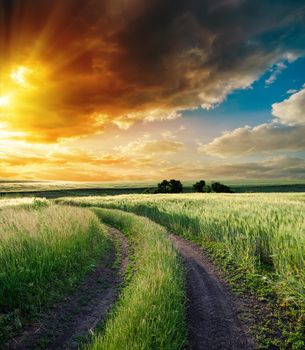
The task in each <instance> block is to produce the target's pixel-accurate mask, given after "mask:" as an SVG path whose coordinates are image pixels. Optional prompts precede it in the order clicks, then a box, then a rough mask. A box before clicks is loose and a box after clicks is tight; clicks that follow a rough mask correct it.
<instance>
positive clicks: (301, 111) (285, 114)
mask: <svg viewBox="0 0 305 350" xmlns="http://www.w3.org/2000/svg"><path fill="white" fill-rule="evenodd" d="M272 114H273V115H274V116H275V117H276V118H278V119H279V121H280V122H281V123H283V124H293V125H305V88H303V89H301V90H300V91H298V92H296V93H294V94H292V95H291V96H289V98H287V99H285V100H284V101H282V102H279V103H274V104H273V105H272Z"/></svg>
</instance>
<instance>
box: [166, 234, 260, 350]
mask: <svg viewBox="0 0 305 350" xmlns="http://www.w3.org/2000/svg"><path fill="white" fill-rule="evenodd" d="M170 238H171V240H172V242H173V244H174V246H175V248H176V249H177V251H178V252H179V254H180V255H181V257H182V260H183V263H184V265H185V268H186V287H187V325H188V341H189V348H190V349H192V350H250V349H254V348H255V346H254V343H253V341H252V340H251V339H250V338H249V337H247V336H246V335H245V332H244V328H243V326H242V324H241V322H240V321H239V320H238V317H237V307H236V304H235V303H234V300H233V297H232V296H231V295H230V293H229V291H228V289H227V287H226V286H225V285H224V283H223V282H222V281H221V279H219V277H218V274H217V272H216V270H215V267H214V266H213V265H212V264H211V262H210V261H209V260H208V258H207V256H206V255H205V254H204V251H203V250H202V249H200V248H199V247H198V246H196V245H195V244H193V243H191V242H189V241H187V240H185V239H183V238H180V237H177V236H176V235H173V234H172V235H170Z"/></svg>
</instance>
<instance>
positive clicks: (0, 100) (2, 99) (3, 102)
mask: <svg viewBox="0 0 305 350" xmlns="http://www.w3.org/2000/svg"><path fill="white" fill-rule="evenodd" d="M9 103H10V96H9V95H4V96H0V107H6V106H8V105H9Z"/></svg>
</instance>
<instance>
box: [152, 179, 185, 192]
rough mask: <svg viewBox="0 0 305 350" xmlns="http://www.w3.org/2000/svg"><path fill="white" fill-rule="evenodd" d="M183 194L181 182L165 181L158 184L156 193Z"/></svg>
mask: <svg viewBox="0 0 305 350" xmlns="http://www.w3.org/2000/svg"><path fill="white" fill-rule="evenodd" d="M180 192H183V186H182V183H181V181H179V180H174V179H172V180H170V181H167V180H163V181H162V182H160V183H159V184H158V188H157V189H156V190H155V193H180Z"/></svg>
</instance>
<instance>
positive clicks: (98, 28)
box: [0, 0, 305, 138]
mask: <svg viewBox="0 0 305 350" xmlns="http://www.w3.org/2000/svg"><path fill="white" fill-rule="evenodd" d="M0 3H1V4H2V6H1V7H0V8H1V15H0V20H1V22H2V23H0V28H1V29H0V31H1V33H0V34H1V38H2V39H0V42H1V43H0V49H1V52H2V53H3V54H1V55H2V59H4V58H5V59H7V58H8V57H12V56H14V59H15V60H16V57H17V58H18V59H22V58H24V57H27V56H29V55H32V56H33V55H34V56H36V57H38V58H41V59H42V60H43V61H47V62H48V61H50V64H51V65H53V70H52V74H51V76H50V80H51V82H52V84H53V85H54V86H56V87H57V88H58V95H60V98H59V100H60V101H59V102H58V103H59V104H60V108H59V109H58V105H57V106H56V108H57V109H58V110H60V117H57V118H56V119H58V118H60V122H59V125H56V132H55V133H54V134H55V136H54V138H56V137H59V136H71V130H69V127H70V126H73V125H74V122H73V119H74V118H76V120H77V121H78V124H79V125H81V124H82V121H83V125H85V130H84V133H88V132H91V131H93V130H94V129H95V128H96V120H95V119H94V117H92V115H93V114H94V113H96V114H99V115H103V117H102V119H103V120H102V123H107V122H112V121H113V120H116V119H118V120H119V121H120V120H124V119H125V118H128V122H129V123H130V124H131V123H132V121H133V120H142V119H145V116H146V115H147V114H148V113H150V112H151V111H155V110H157V111H158V110H160V115H161V116H162V119H164V113H166V112H167V111H168V113H171V114H172V113H173V111H174V110H181V109H187V108H193V107H197V106H200V105H201V106H203V107H204V108H211V107H213V106H214V105H215V104H217V103H220V102H221V101H222V100H223V99H224V98H225V97H226V96H227V94H229V93H230V92H231V91H233V90H234V89H238V88H246V87H248V86H250V85H251V83H252V82H253V81H254V80H255V79H257V77H258V76H259V75H260V74H261V73H262V72H263V71H265V70H266V69H267V68H268V67H270V66H271V65H272V64H274V63H276V62H279V61H283V60H292V59H294V58H295V57H296V56H298V55H301V54H303V53H304V46H305V40H304V39H305V35H304V34H305V25H304V23H305V21H304V20H305V10H304V8H305V5H304V1H274V0H264V1H262V0H261V1H252V0H251V1H250V0H249V1H247V0H222V1H215V0H188V1H186V0H151V1H143V0H111V1H110V0H105V1H102V0H100V1H98V0H88V1H84V0H83V1H81V0H73V1H72V0H65V1H61V0H52V1H51V0H45V1H38V0H36V1H34V0H12V1H4V0H0ZM5 38H6V39H5ZM7 38H9V40H8V39H7ZM36 57H35V58H36ZM76 115H80V116H77V117H76ZM154 115H155V118H156V119H158V113H154ZM127 116H128V117H127ZM38 118H40V116H38ZM100 121H101V118H100ZM17 124H18V123H17ZM34 124H35V123H34ZM34 124H33V125H30V127H32V128H35V125H36V124H37V123H36V124H35V125H34ZM40 124H41V123H40ZM40 124H39V125H40ZM90 125H92V128H90ZM15 126H16V127H17V128H18V125H15ZM48 128H51V127H50V126H49V125H48V127H47V129H48ZM91 129H92V130H91ZM61 130H62V133H63V135H60V134H61ZM67 130H69V132H67ZM75 130H76V131H75V133H76V134H82V131H81V127H78V128H76V129H75ZM72 131H73V130H72ZM65 133H67V135H65ZM51 134H52V135H53V133H51ZM72 134H73V132H72ZM72 136H73V135H72ZM51 138H53V136H52V137H51Z"/></svg>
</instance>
